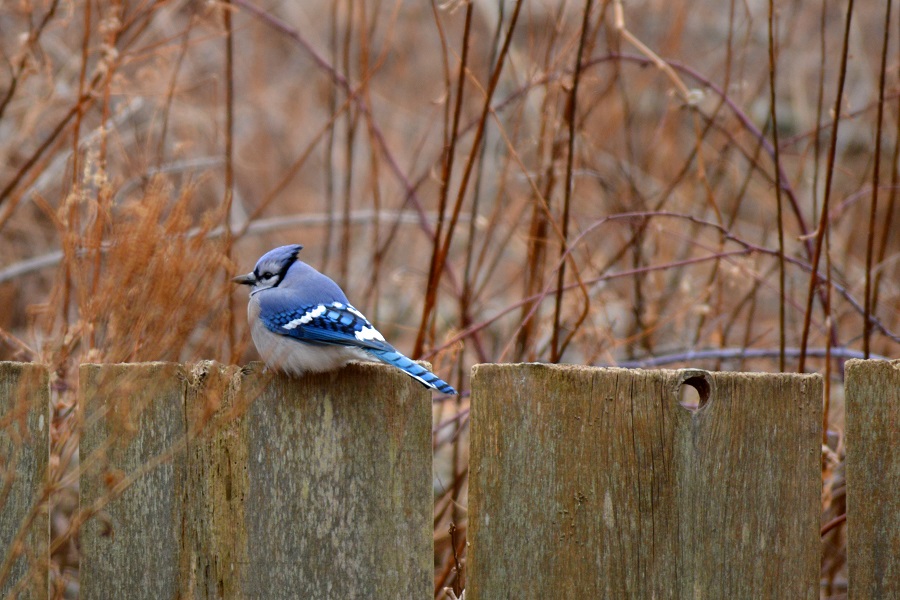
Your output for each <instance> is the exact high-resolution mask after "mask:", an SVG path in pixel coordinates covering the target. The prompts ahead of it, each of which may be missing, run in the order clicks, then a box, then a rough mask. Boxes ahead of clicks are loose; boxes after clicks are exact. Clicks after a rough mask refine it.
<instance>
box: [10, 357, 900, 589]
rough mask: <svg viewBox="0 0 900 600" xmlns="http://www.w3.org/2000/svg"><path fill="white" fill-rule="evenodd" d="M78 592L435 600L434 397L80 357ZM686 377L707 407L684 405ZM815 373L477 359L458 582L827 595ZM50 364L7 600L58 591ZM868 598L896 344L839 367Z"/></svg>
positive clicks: (880, 525) (25, 447)
mask: <svg viewBox="0 0 900 600" xmlns="http://www.w3.org/2000/svg"><path fill="white" fill-rule="evenodd" d="M80 385H81V389H80V400H79V404H78V406H79V410H80V412H79V413H78V419H79V421H80V428H81V430H82V432H83V435H82V437H81V441H80V456H81V465H80V467H81V468H80V473H81V476H80V494H81V508H82V511H84V512H85V514H91V515H93V517H92V518H90V519H88V520H87V521H86V522H85V523H84V525H83V527H82V528H81V537H80V543H81V554H82V559H81V565H80V584H81V587H80V589H81V597H82V598H86V599H89V598H102V599H106V598H134V599H140V598H147V599H157V598H336V599H346V598H378V599H382V598H391V599H394V598H399V599H406V598H430V597H432V595H433V590H432V586H433V584H432V569H433V542H432V540H433V537H432V536H433V532H432V473H431V419H432V412H431V397H430V394H429V393H427V392H426V391H425V390H424V389H423V388H421V387H420V386H418V385H417V384H415V382H412V381H411V380H409V379H408V378H406V377H405V376H404V375H402V374H400V373H397V372H395V371H393V370H391V369H389V368H387V367H382V366H378V365H353V366H351V367H349V368H347V369H345V370H343V371H340V372H339V373H334V374H327V375H321V376H316V377H308V378H304V379H295V380H290V379H286V378H283V377H271V376H269V375H267V374H264V373H263V372H261V371H260V370H259V369H258V368H256V367H254V368H250V369H240V368H238V367H228V366H222V365H218V364H215V363H201V364H198V365H190V366H181V365H175V364H165V363H151V364H137V365H104V366H97V365H84V366H83V367H82V370H81V377H80ZM684 386H688V387H690V388H692V389H693V390H695V394H694V395H695V397H696V399H697V404H698V405H697V406H685V405H683V404H682V403H681V402H680V401H679V400H680V391H681V390H682V388H683V387H684ZM821 398H822V381H821V378H820V377H819V376H817V375H762V374H747V373H708V372H705V371H700V370H692V369H687V370H680V371H641V370H626V369H597V368H583V367H564V366H550V365H480V366H477V367H475V369H474V371H473V377H472V412H471V454H470V492H469V551H468V558H467V590H466V600H492V599H495V598H515V599H517V600H518V599H522V598H535V599H538V598H540V599H543V600H546V599H549V598H712V599H716V598H785V599H788V598H789V599H796V598H807V599H813V598H817V597H818V596H819V560H820V558H819V552H820V550H819V549H820V533H819V527H820V522H819V521H820V511H821V500H820V499H821V443H822V441H821V440H822V402H821ZM49 402H50V392H49V377H48V374H47V371H46V369H44V368H43V367H40V366H36V365H23V364H16V363H0V486H2V487H0V507H2V511H0V560H2V561H3V563H2V567H0V597H9V596H13V597H16V596H18V597H25V598H45V597H46V596H47V593H48V592H47V589H48V577H49V576H48V569H47V566H48V560H47V552H48V547H49V544H50V540H49V526H48V515H47V509H46V506H47V503H46V493H47V486H46V485H45V482H46V477H47V469H48V464H49V462H48V461H49V456H50V450H49V431H50V413H49ZM846 413H847V482H848V483H847V485H848V489H847V495H848V497H847V531H848V540H849V541H848V568H849V578H850V596H851V598H856V599H861V598H900V494H898V492H897V490H898V489H900V362H895V363H885V362H876V361H849V362H848V363H847V368H846Z"/></svg>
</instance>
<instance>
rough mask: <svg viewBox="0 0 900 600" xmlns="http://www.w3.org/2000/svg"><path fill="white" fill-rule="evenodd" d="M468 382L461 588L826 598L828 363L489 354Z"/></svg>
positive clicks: (537, 593)
mask: <svg viewBox="0 0 900 600" xmlns="http://www.w3.org/2000/svg"><path fill="white" fill-rule="evenodd" d="M691 378H695V379H694V381H695V382H697V383H698V384H705V385H708V386H709V388H710V395H709V400H708V401H707V402H706V403H705V405H703V406H702V408H700V409H699V410H696V411H695V412H692V411H690V410H688V409H686V408H684V407H682V406H681V405H680V404H679V402H678V398H677V395H676V393H677V390H678V388H679V387H680V385H681V384H682V382H683V381H685V380H686V379H691ZM701 387H702V385H701ZM472 389H473V392H472V448H471V457H470V469H471V470H470V486H471V487H470V504H469V519H470V521H469V527H470V542H471V548H470V554H469V559H468V569H469V571H468V586H467V591H466V594H467V595H466V598H467V600H484V599H495V598H515V599H517V600H518V599H523V598H536V599H537V598H576V597H578V598H711V599H716V598H748V599H749V598H754V599H756V598H790V599H792V600H793V599H798V598H808V599H810V600H813V599H814V598H818V569H819V538H818V525H819V501H820V499H819V496H820V488H821V480H820V473H819V468H820V467H819V460H820V458H819V457H820V439H821V412H822V411H821V389H822V387H821V378H820V377H818V376H806V375H754V374H746V373H706V372H703V371H642V370H626V369H596V368H585V367H564V366H551V365H479V366H477V367H475V369H474V373H473V379H472Z"/></svg>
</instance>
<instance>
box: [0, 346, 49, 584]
mask: <svg viewBox="0 0 900 600" xmlns="http://www.w3.org/2000/svg"><path fill="white" fill-rule="evenodd" d="M49 381H50V380H49V374H48V372H47V367H45V366H44V365H38V364H26V363H14V362H0V597H3V598H6V597H7V596H15V597H19V598H29V599H34V600H38V599H42V598H47V596H48V593H49V580H48V573H49V571H48V565H49V559H48V557H47V552H48V549H49V542H50V521H49V518H48V503H47V499H46V497H45V492H46V482H47V480H46V477H47V466H48V462H49V459H50V385H49Z"/></svg>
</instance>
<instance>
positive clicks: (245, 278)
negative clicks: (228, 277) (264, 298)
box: [232, 273, 256, 285]
mask: <svg viewBox="0 0 900 600" xmlns="http://www.w3.org/2000/svg"><path fill="white" fill-rule="evenodd" d="M232 281H233V282H235V283H239V284H241V285H254V284H255V283H256V275H254V274H253V273H247V274H246V275H238V276H237V277H235V278H234V279H232Z"/></svg>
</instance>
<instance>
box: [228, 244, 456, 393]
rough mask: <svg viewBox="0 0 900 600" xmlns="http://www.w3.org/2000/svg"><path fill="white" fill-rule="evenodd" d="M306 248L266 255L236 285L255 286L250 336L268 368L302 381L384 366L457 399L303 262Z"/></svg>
mask: <svg viewBox="0 0 900 600" xmlns="http://www.w3.org/2000/svg"><path fill="white" fill-rule="evenodd" d="M302 249H303V246H301V245H300V244H290V245H287V246H279V247H278V248H274V249H273V250H270V251H268V252H266V253H265V254H263V255H262V257H260V259H259V260H258V261H257V262H256V267H255V268H254V269H253V271H251V272H249V273H247V274H246V275H238V276H237V277H235V278H233V279H232V281H233V282H235V283H238V284H241V285H248V286H251V288H250V300H249V302H248V304H247V320H248V321H249V323H250V335H251V337H252V338H253V344H254V345H255V346H256V349H257V350H258V351H259V354H260V356H261V357H262V359H263V361H265V363H266V365H267V366H268V367H270V368H273V369H275V370H277V371H282V372H285V373H287V374H290V375H296V376H301V375H303V374H305V373H320V372H325V371H332V370H336V369H339V368H341V367H343V366H344V365H346V364H347V363H349V362H351V361H354V360H363V361H372V360H375V361H381V362H384V363H387V364H389V365H393V366H394V367H397V368H398V369H400V370H401V371H403V372H404V373H406V374H407V375H409V376H410V377H412V378H413V379H415V380H416V381H418V382H419V383H421V384H422V385H424V386H425V387H427V388H430V389H432V390H437V391H439V392H442V393H445V394H457V392H456V390H455V389H453V388H452V387H451V386H450V385H449V384H448V383H447V382H445V381H443V380H441V379H440V378H439V377H438V376H437V375H435V374H434V373H432V372H431V371H429V370H428V369H426V368H424V367H422V366H421V365H419V364H417V363H416V362H414V361H413V360H411V359H409V358H407V357H406V356H404V355H403V354H402V353H401V352H399V351H398V350H397V349H396V348H394V347H393V346H391V345H390V344H389V343H388V342H387V341H385V339H384V336H383V335H381V333H379V331H378V330H377V329H375V327H373V326H372V324H371V323H370V322H369V320H368V319H367V318H366V317H365V316H364V315H363V314H362V313H361V312H360V311H358V310H357V309H356V308H354V307H353V305H351V304H350V301H349V300H347V296H346V295H345V294H344V292H343V290H341V288H340V286H338V284H336V283H335V282H334V281H332V280H331V279H330V278H329V277H327V276H326V275H323V274H322V273H320V272H319V271H317V270H316V269H314V268H313V267H311V266H309V265H308V264H306V263H305V262H303V261H301V260H299V259H298V258H297V256H298V254H299V253H300V251H301V250H302Z"/></svg>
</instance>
